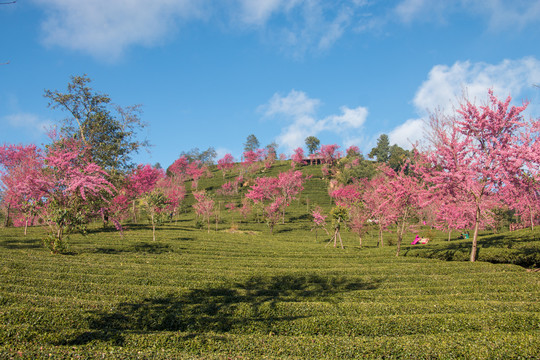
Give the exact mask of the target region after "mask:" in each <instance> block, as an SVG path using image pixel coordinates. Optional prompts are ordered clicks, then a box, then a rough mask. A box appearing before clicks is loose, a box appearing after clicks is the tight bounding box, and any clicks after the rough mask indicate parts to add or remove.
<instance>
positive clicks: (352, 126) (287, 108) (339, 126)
mask: <svg viewBox="0 0 540 360" xmlns="http://www.w3.org/2000/svg"><path fill="white" fill-rule="evenodd" d="M319 104H320V100H318V99H312V98H310V97H308V96H307V95H306V94H305V93H304V92H302V91H296V90H292V91H291V92H290V93H289V94H288V95H287V96H281V95H279V94H274V95H273V96H272V98H271V99H270V100H269V102H268V104H266V105H263V106H261V107H260V109H261V110H263V111H264V115H265V116H266V117H271V116H278V117H280V118H282V119H284V120H285V121H288V122H289V124H288V125H287V126H285V127H284V128H283V129H282V131H281V133H280V135H279V136H278V137H277V139H276V141H277V143H278V144H279V145H280V146H281V147H282V148H284V149H285V151H288V152H291V151H292V150H293V149H295V148H297V147H301V146H303V145H304V140H305V138H306V137H308V136H310V135H313V136H317V135H318V134H320V133H321V132H325V131H326V132H330V133H333V134H337V135H339V136H341V137H342V138H344V142H350V141H351V139H353V136H355V135H358V134H357V133H354V132H353V130H356V131H358V130H359V129H361V128H362V126H363V124H364V123H365V121H366V118H367V115H368V110H367V109H366V108H365V107H361V106H359V107H357V108H352V109H351V108H349V107H347V106H343V107H341V109H340V110H341V113H340V114H335V115H330V116H327V117H324V118H317V116H316V110H317V107H318V106H319Z"/></svg>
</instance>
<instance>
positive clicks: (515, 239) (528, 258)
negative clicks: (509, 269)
mask: <svg viewBox="0 0 540 360" xmlns="http://www.w3.org/2000/svg"><path fill="white" fill-rule="evenodd" d="M470 243H471V239H466V240H459V241H451V242H441V243H439V244H435V245H432V246H429V247H418V246H416V247H412V246H411V247H409V248H408V249H407V251H406V254H407V256H419V257H425V258H431V259H439V260H446V261H466V260H468V259H469V257H470ZM477 253H478V257H477V260H480V261H486V262H491V263H495V264H515V265H519V266H523V267H528V268H538V267H539V266H540V231H537V230H535V231H534V232H532V231H530V230H520V231H513V232H508V233H504V234H494V235H486V236H483V237H481V238H480V239H479V240H478V252H477Z"/></svg>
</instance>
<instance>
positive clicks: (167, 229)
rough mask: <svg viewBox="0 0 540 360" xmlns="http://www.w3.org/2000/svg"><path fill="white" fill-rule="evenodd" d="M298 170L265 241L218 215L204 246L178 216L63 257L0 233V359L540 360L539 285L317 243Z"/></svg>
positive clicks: (210, 182)
mask: <svg viewBox="0 0 540 360" xmlns="http://www.w3.org/2000/svg"><path fill="white" fill-rule="evenodd" d="M288 168H290V166H289V165H288V164H287V163H282V164H278V165H277V166H275V167H274V168H272V169H271V170H270V171H269V174H271V175H272V174H273V175H275V174H277V172H278V171H285V170H287V169H288ZM302 171H304V172H305V173H311V174H312V175H314V177H313V178H311V179H310V180H309V181H308V183H307V184H306V190H305V192H304V193H303V194H302V196H301V198H300V199H299V200H298V201H294V202H293V204H291V206H290V208H289V210H288V212H287V216H286V222H285V224H280V225H278V227H277V228H276V231H275V233H274V235H273V236H271V235H270V234H269V230H268V227H267V226H266V224H264V223H257V222H256V220H255V218H254V217H253V218H249V219H248V220H241V219H240V217H238V216H237V217H236V218H235V217H234V216H232V215H230V214H229V213H228V212H226V211H225V210H222V218H221V219H220V220H219V221H218V223H217V230H216V225H213V226H212V231H210V233H207V231H206V230H205V229H202V230H201V229H198V228H197V227H196V218H195V215H194V214H193V212H192V211H187V210H188V209H189V208H188V207H186V208H185V209H184V210H185V211H184V212H182V213H181V214H180V215H179V217H178V219H175V220H173V221H171V222H168V223H166V224H164V225H163V226H161V227H159V229H158V231H157V241H155V242H154V241H152V230H151V227H150V226H148V225H146V224H131V225H128V230H127V231H126V232H125V235H124V237H121V236H120V235H119V234H118V233H117V232H115V231H112V230H109V229H106V230H103V229H101V227H100V226H98V225H96V226H94V227H93V228H92V229H91V230H90V232H89V234H88V235H87V236H82V235H79V234H73V235H71V238H70V248H69V253H68V254H67V255H51V254H50V253H49V252H48V251H47V250H46V249H45V248H44V247H43V246H42V245H41V238H42V237H43V235H44V234H45V230H44V229H42V228H39V227H32V228H30V230H29V235H28V236H26V237H25V236H23V235H22V230H21V229H17V228H8V229H0V276H1V281H0V358H23V359H39V358H70V359H71V358H106V359H128V358H129V359H131V358H139V359H183V358H185V359H194V358H195V359H197V358H201V359H203V358H204V359H208V358H210V359H211V358H216V359H226V358H231V359H240V358H242V359H245V358H306V359H315V358H317V359H324V358H327V359H337V358H380V359H382V358H385V359H390V358H407V359H410V358H418V359H456V358H467V359H503V358H504V359H507V358H508V359H512V358H514V359H517V358H520V359H537V358H540V303H539V302H538V299H539V298H540V286H539V284H540V278H539V275H540V274H539V273H538V272H532V271H527V270H526V269H525V268H523V267H520V266H516V265H512V264H493V263H489V262H483V261H478V262H476V263H469V262H467V261H442V260H439V259H444V260H447V259H450V260H459V251H466V250H465V246H466V245H467V242H458V241H451V242H447V241H445V240H444V239H445V238H446V235H445V234H442V233H441V234H436V235H437V236H435V238H434V240H433V241H432V242H431V243H430V244H428V245H426V246H421V247H420V246H417V247H414V246H408V247H405V249H403V252H404V254H405V255H406V256H402V257H395V247H393V246H387V247H384V248H376V246H375V245H376V239H375V235H376V234H375V232H373V234H368V236H367V237H366V238H365V239H364V244H365V246H364V247H363V248H359V247H358V246H357V237H356V236H355V235H354V234H350V233H348V232H344V234H343V235H344V242H345V246H346V248H345V250H340V249H334V248H333V247H331V246H326V243H327V241H328V238H327V236H322V235H321V233H320V232H319V236H318V237H317V239H316V237H315V234H314V232H311V231H310V229H311V219H310V217H309V216H308V215H307V214H308V206H312V205H313V204H318V205H321V206H323V207H324V208H325V209H329V208H330V206H331V203H330V198H329V197H328V195H327V190H326V184H325V181H324V180H322V179H321V178H320V175H319V174H320V169H317V168H316V167H305V168H303V169H302ZM228 180H230V179H225V181H228ZM223 181H224V180H223V177H222V176H221V174H220V173H217V172H216V173H214V177H213V178H211V179H204V180H201V182H200V184H199V187H200V188H206V189H209V190H210V189H214V190H215V189H217V188H218V187H219V186H221V184H222V183H223ZM243 191H245V189H244V190H243ZM239 198H240V197H238V198H237V200H239ZM308 199H309V200H308ZM189 201H190V198H189V197H188V199H187V200H186V202H187V203H188V204H189ZM191 201H192V200H191ZM223 201H225V200H223ZM439 235H440V236H439ZM538 235H540V233H539V232H538V231H536V232H534V233H531V232H530V231H529V232H527V231H525V230H523V231H522V232H516V233H502V234H485V235H484V236H483V238H482V241H481V249H480V254H479V260H482V256H484V254H487V253H489V251H491V250H489V249H490V247H491V249H506V250H511V251H514V250H518V249H522V248H523V246H525V244H529V245H530V246H529V245H527V246H529V247H527V246H525V248H526V249H529V250H523V252H524V253H527V252H529V251H532V252H534V251H536V250H534V251H533V250H530V249H532V247H533V246H535V245H534V244H537V240H536V239H538ZM385 236H386V237H387V238H388V239H391V238H392V237H393V236H395V234H392V233H389V234H386V235H385ZM512 237H513V238H512ZM520 239H521V240H522V241H521V242H520ZM510 244H513V245H510ZM531 244H532V245H531ZM452 246H455V247H456V248H455V249H453V248H452ZM445 249H446V251H454V253H453V254H452V256H446V255H445V256H443V255H441V254H444V252H445ZM535 249H537V248H535ZM497 251H502V250H497ZM434 258H437V259H434Z"/></svg>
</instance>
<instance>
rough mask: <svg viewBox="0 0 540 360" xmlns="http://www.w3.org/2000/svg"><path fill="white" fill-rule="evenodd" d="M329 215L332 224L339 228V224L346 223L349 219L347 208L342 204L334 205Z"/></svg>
mask: <svg viewBox="0 0 540 360" xmlns="http://www.w3.org/2000/svg"><path fill="white" fill-rule="evenodd" d="M330 215H331V216H332V226H333V227H334V228H340V227H341V224H346V223H347V221H348V220H349V209H347V208H346V207H344V206H334V207H333V208H332V210H331V211H330Z"/></svg>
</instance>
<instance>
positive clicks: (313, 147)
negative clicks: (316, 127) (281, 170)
mask: <svg viewBox="0 0 540 360" xmlns="http://www.w3.org/2000/svg"><path fill="white" fill-rule="evenodd" d="M304 141H305V143H306V146H307V148H308V152H309V155H311V154H313V153H314V152H315V151H317V149H318V148H319V145H320V144H321V141H320V140H319V139H317V138H316V137H315V136H308V137H307V138H306V139H305V140H304Z"/></svg>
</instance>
